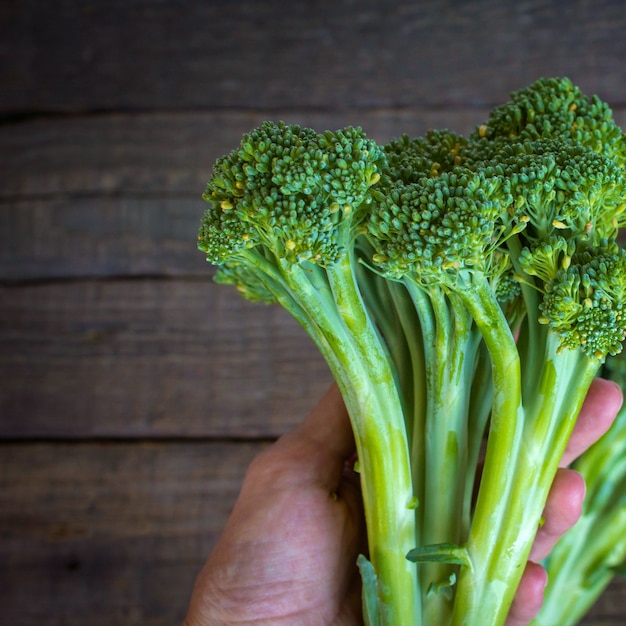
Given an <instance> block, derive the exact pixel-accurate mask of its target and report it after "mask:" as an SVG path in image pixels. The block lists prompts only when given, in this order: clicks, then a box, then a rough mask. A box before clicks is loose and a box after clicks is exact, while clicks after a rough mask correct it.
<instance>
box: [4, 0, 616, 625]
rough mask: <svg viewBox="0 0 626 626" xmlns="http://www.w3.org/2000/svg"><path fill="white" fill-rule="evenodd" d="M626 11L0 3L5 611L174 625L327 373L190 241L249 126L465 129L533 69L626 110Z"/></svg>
mask: <svg viewBox="0 0 626 626" xmlns="http://www.w3.org/2000/svg"><path fill="white" fill-rule="evenodd" d="M625 29H626V12H625V11H624V6H623V3H622V2H619V1H617V0H600V1H598V2H593V3H592V2H589V1H588V0H570V1H569V2H566V1H565V0H557V1H555V2H551V3H546V2H544V1H542V0H530V1H528V2H518V3H513V2H511V3H502V2H495V1H494V0H476V1H474V2H461V1H460V0H443V1H436V2H435V1H432V2H420V3H415V2H408V1H407V0H391V1H389V2H384V3H381V2H376V1H375V0H359V1H358V2H357V0H346V1H345V2H331V1H329V0H321V1H319V2H310V3H306V2H301V3H297V2H296V3H285V2H284V1H281V2H278V0H239V1H238V2H237V1H235V2H232V1H230V0H229V1H228V2H227V1H226V0H212V1H211V2H203V1H202V0H177V2H160V1H157V0H112V1H110V2H87V3H85V2H80V1H79V0H64V1H63V2H56V3H45V2H40V1H37V0H5V1H4V2H2V3H1V4H0V626H5V625H6V626H34V625H35V624H37V625H39V624H42V623H45V624H50V625H51V626H61V625H63V626H68V625H69V626H73V625H76V626H78V625H81V626H84V625H88V626H114V625H115V626H135V625H139V624H141V625H142V626H145V625H147V626H161V625H163V626H164V625H165V624H168V625H170V624H176V623H180V622H181V620H182V616H183V614H184V611H185V608H186V604H187V600H188V597H189V593H190V590H191V585H192V581H193V577H194V575H195V573H196V572H197V571H198V569H199V568H200V566H201V564H202V562H203V560H204V558H205V556H206V554H207V553H208V552H209V550H210V548H211V546H212V545H213V543H214V541H215V540H216V537H217V535H218V533H219V530H220V529H221V527H222V525H223V523H224V521H225V519H226V517H227V515H228V512H229V510H230V507H231V505H232V502H233V500H234V498H235V495H236V493H237V491H238V488H239V484H240V481H241V478H242V476H243V472H244V470H245V467H246V466H247V464H248V463H249V461H250V459H251V458H252V457H253V456H254V454H256V453H257V452H258V451H259V450H260V449H262V448H263V447H264V446H265V445H267V443H266V442H267V441H269V440H271V439H273V438H274V437H276V436H278V435H280V434H281V433H282V432H284V431H285V430H287V429H289V428H291V427H292V426H293V425H294V424H295V423H297V422H298V421H299V420H300V419H301V417H302V416H303V415H304V414H305V413H306V412H307V411H308V410H309V409H310V408H311V406H312V405H313V403H314V402H315V401H316V400H317V398H318V397H319V396H320V395H321V394H322V393H323V391H324V389H325V388H326V386H327V385H328V384H329V383H330V376H329V373H328V370H327V368H326V366H325V364H324V363H323V361H322V359H321V357H320V356H319V354H318V352H317V350H316V349H315V348H314V346H313V345H312V343H311V341H310V340H309V339H308V338H307V337H306V336H305V334H304V332H303V331H302V330H301V329H300V328H299V327H298V326H297V324H296V323H295V322H294V321H293V320H292V319H291V318H290V316H289V315H288V314H286V313H285V312H284V311H283V310H282V309H280V308H278V307H273V308H272V307H269V308H268V307H264V306H260V305H251V304H249V303H246V302H245V301H243V300H242V299H241V298H240V297H239V296H238V295H237V294H236V293H235V292H234V291H233V290H230V289H228V288H225V287H219V286H216V285H214V284H212V283H211V280H210V278H211V271H210V268H208V267H207V265H206V263H205V262H204V260H203V258H202V255H201V254H200V253H199V252H198V251H197V250H196V246H195V237H196V231H197V227H198V221H199V218H200V215H201V212H202V210H203V208H204V206H203V203H202V201H201V199H200V195H201V193H202V191H203V190H204V186H205V183H206V180H207V178H208V176H209V174H210V168H211V165H212V164H213V162H214V160H215V159H216V158H217V157H218V156H219V155H221V154H223V153H225V152H227V151H229V150H230V149H232V148H234V147H235V146H236V144H237V143H238V142H239V139H240V137H241V135H242V133H244V132H245V131H247V130H249V129H251V128H252V127H254V126H255V125H257V124H258V123H260V122H261V121H262V120H264V119H275V120H276V119H283V120H285V121H287V122H291V123H299V124H302V125H306V126H311V127H313V128H316V129H318V130H324V129H326V128H337V127H341V126H345V125H361V126H363V128H364V129H365V130H366V132H367V133H368V134H369V135H370V136H372V137H373V138H375V139H377V140H378V141H380V142H384V141H386V140H387V139H389V138H390V137H392V136H397V135H399V134H401V133H403V132H406V133H408V134H410V135H419V134H422V133H423V132H424V131H425V130H427V129H428V128H443V127H449V128H453V129H455V130H457V131H459V132H468V131H469V130H470V129H471V128H472V127H473V126H474V125H476V124H478V123H480V122H482V121H483V120H484V118H485V116H486V112H487V110H488V108H489V107H490V106H492V105H494V104H498V103H500V102H502V101H504V100H505V99H506V98H507V96H508V93H509V92H510V91H512V90H514V89H519V88H521V87H523V86H525V85H526V84H528V83H530V82H532V81H533V80H535V79H536V78H537V77H539V76H541V75H568V76H570V77H571V78H572V79H573V80H574V81H575V82H576V83H577V84H579V85H580V86H581V87H582V88H583V89H584V90H585V91H586V92H588V93H597V94H599V95H600V97H602V98H603V99H604V100H606V101H607V102H609V104H610V105H611V106H612V107H613V109H614V110H615V113H616V118H617V120H618V122H619V123H620V124H621V125H622V126H623V127H625V126H626V90H625V87H624V85H626V66H625V65H624V63H623V59H624V58H625V57H626V37H625V36H624V33H625V32H626V30H625ZM625 606H626V583H625V582H623V581H621V582H620V581H616V582H615V583H614V584H613V585H612V586H611V587H610V588H609V589H608V590H607V592H606V593H605V594H604V595H603V597H602V598H601V599H600V601H599V603H598V605H597V606H596V607H594V609H593V610H592V612H591V613H590V615H589V616H588V618H587V619H586V620H585V621H584V622H583V623H584V624H585V626H615V625H617V624H623V623H624V615H625Z"/></svg>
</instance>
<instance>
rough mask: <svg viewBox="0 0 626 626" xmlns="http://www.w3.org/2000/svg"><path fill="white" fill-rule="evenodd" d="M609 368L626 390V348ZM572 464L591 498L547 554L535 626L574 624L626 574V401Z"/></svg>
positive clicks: (606, 369) (609, 375) (607, 373)
mask: <svg viewBox="0 0 626 626" xmlns="http://www.w3.org/2000/svg"><path fill="white" fill-rule="evenodd" d="M603 371H604V374H605V376H606V377H607V378H609V379H611V380H614V381H615V382H617V383H618V384H619V385H620V387H621V388H622V391H626V353H625V352H621V353H620V354H618V355H616V356H613V357H609V358H608V359H607V361H606V363H605V364H604V366H603ZM572 466H573V468H574V469H575V470H576V471H578V472H579V473H580V474H581V475H582V476H583V477H584V479H585V483H586V485H587V497H586V499H585V502H584V503H583V513H582V516H581V518H580V520H579V521H578V522H577V524H576V525H575V526H574V528H572V529H571V530H570V531H569V532H568V533H566V534H565V535H564V536H563V537H562V538H561V539H560V540H559V542H558V543H557V545H556V546H555V548H554V549H553V550H552V552H551V553H550V555H549V556H548V557H547V559H545V562H544V566H545V568H546V570H547V572H548V586H547V588H546V591H545V598H544V603H543V606H542V608H541V611H540V613H539V615H538V616H537V617H536V618H535V620H534V621H533V622H532V626H553V624H558V625H559V626H574V625H575V624H577V623H578V622H579V621H580V620H581V619H582V618H583V616H584V614H585V613H586V612H587V610H588V609H589V608H590V607H591V605H592V604H593V603H594V602H595V600H596V599H597V598H598V596H599V595H600V594H601V593H602V592H603V591H604V589H605V588H606V587H607V585H608V584H609V583H610V582H611V580H612V579H613V577H614V576H615V574H616V573H619V572H621V573H622V574H626V569H625V568H626V532H625V529H626V406H623V407H622V408H621V410H620V412H619V413H618V415H617V418H616V419H615V422H613V425H612V426H611V428H610V429H609V431H608V432H607V433H606V434H605V435H604V436H603V437H602V438H601V439H600V440H599V441H598V442H597V443H596V444H595V445H594V446H592V447H591V448H590V449H589V450H588V451H587V452H585V454H583V455H582V456H581V457H580V458H579V459H577V460H576V461H575V462H574V463H573V465H572ZM565 597H567V602H566V603H565V602H563V598H565Z"/></svg>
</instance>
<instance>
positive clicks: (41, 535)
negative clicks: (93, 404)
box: [0, 443, 626, 626]
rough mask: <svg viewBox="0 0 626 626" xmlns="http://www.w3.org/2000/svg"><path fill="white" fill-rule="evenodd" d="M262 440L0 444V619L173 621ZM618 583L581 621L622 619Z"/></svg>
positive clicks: (588, 624) (74, 623)
mask: <svg viewBox="0 0 626 626" xmlns="http://www.w3.org/2000/svg"><path fill="white" fill-rule="evenodd" d="M262 447H263V446H262V445H260V444H233V443H230V444H229V443H185V444H164V443H158V444H155V443H153V444H147V443H143V444H137V443H134V444H69V445H68V444H55V445H50V444H24V445H17V444H12V445H4V446H2V450H1V454H2V465H0V537H1V538H2V541H0V622H1V623H2V624H10V625H11V626H35V625H39V624H42V623H45V624H51V625H56V624H58V625H60V624H63V625H64V626H79V625H80V626H83V625H84V624H89V626H135V625H137V626H139V625H141V626H165V625H166V624H167V625H168V626H170V625H171V624H176V623H178V624H180V623H181V622H182V619H183V616H184V613H185V610H186V606H187V602H188V598H189V594H190V592H191V588H192V584H193V579H194V577H195V575H196V573H197V572H198V571H199V569H200V567H201V566H202V563H203V562H204V559H205V558H206V556H207V555H208V553H209V552H210V549H211V547H212V545H213V544H214V542H215V541H216V539H217V537H218V535H219V532H220V530H221V528H222V527H223V524H224V522H225V520H226V518H227V516H228V514H229V511H230V508H231V505H232V502H233V501H234V498H235V497H236V494H237V492H238V490H239V486H240V482H241V479H242V476H243V473H244V471H245V468H246V467H247V465H248V463H249V462H250V460H251V459H252V458H253V456H254V455H255V454H256V453H258V451H260V450H261V449H262ZM625 606H626V584H625V583H624V582H623V581H622V582H620V581H616V582H615V583H614V584H613V585H612V586H611V587H610V588H609V589H608V590H607V592H605V594H604V596H603V597H602V598H601V599H600V601H599V602H598V604H597V605H596V606H595V607H594V609H593V610H592V611H591V613H590V614H589V616H588V617H587V618H586V619H585V620H584V621H583V622H582V624H583V626H616V625H617V624H623V623H624V615H625V612H624V607H625Z"/></svg>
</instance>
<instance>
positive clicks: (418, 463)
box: [199, 79, 626, 626]
mask: <svg viewBox="0 0 626 626" xmlns="http://www.w3.org/2000/svg"><path fill="white" fill-rule="evenodd" d="M625 164H626V139H625V138H624V135H623V133H622V132H621V131H620V130H619V129H617V127H616V126H615V124H614V123H613V121H612V119H611V116H610V110H609V109H608V107H606V105H604V104H603V103H602V102H600V101H599V100H598V99H595V98H594V99H591V100H589V99H587V98H586V97H585V96H583V95H582V94H581V93H580V91H579V90H578V89H577V88H575V87H574V86H573V85H572V84H571V82H569V81H568V80H566V79H542V80H540V81H538V82H537V83H535V84H534V85H532V86H531V87H529V88H528V89H526V90H523V91H521V92H518V93H516V94H513V96H512V98H511V101H510V102H509V103H507V104H505V105H503V106H502V107H499V108H497V109H495V110H494V111H493V113H492V115H491V117H490V119H489V121H488V122H487V124H485V125H483V126H480V127H478V128H477V129H476V131H475V132H474V133H473V134H472V135H471V136H470V137H469V138H464V137H461V136H459V135H456V134H454V133H451V132H449V131H432V132H430V133H428V134H427V135H426V136H425V137H423V138H419V139H409V138H408V137H403V138H401V139H398V140H394V141H391V142H390V143H389V144H388V145H387V146H385V147H384V148H381V147H380V146H378V145H377V144H376V143H375V142H373V141H372V140H369V139H367V138H366V137H365V135H364V134H363V132H362V131H361V130H360V129H354V128H345V129H343V130H339V131H336V132H334V133H332V132H329V131H328V132H326V133H324V134H321V135H319V134H317V133H316V132H315V131H312V130H310V129H302V128H300V127H298V126H288V125H285V124H282V123H280V124H273V123H270V122H266V123H264V124H263V125H262V126H261V127H259V128H258V129H255V130H254V131H252V132H251V133H248V134H247V135H245V136H244V137H243V139H242V142H241V145H240V147H239V149H237V150H235V151H234V152H232V153H231V154H230V155H226V156H224V157H222V158H221V159H219V160H218V161H217V163H216V165H215V168H214V172H213V176H212V178H211V180H210V181H209V183H208V185H207V189H206V192H205V196H204V197H205V199H206V200H207V202H208V203H209V209H208V210H207V211H206V213H205V216H204V219H203V222H202V227H201V231H200V241H199V247H200V248H201V249H202V250H203V251H204V252H205V254H206V255H207V259H208V260H209V261H210V262H212V263H214V264H217V265H219V266H220V269H219V271H218V274H217V280H218V281H219V282H225V283H231V284H234V285H236V286H237V288H238V289H239V290H240V291H241V292H242V294H243V295H244V296H246V297H247V298H249V299H251V300H261V301H265V302H279V303H280V304H282V305H283V306H284V307H285V308H286V309H287V310H289V311H290V312H291V313H292V315H293V316H294V317H295V318H296V319H297V320H298V321H299V322H300V324H301V325H302V326H303V327H304V328H305V329H306V330H307V332H308V333H309V335H310V336H311V337H312V339H313V341H314V342H315V343H316V345H317V346H318V347H319V349H320V351H321V353H322V354H323V355H324V357H325V359H326V361H327V362H328V364H329V367H330V369H331V371H332V373H333V375H334V376H335V379H336V380H337V383H338V385H339V387H340V389H341V391H342V393H343V396H344V399H345V401H346V406H347V408H348V412H349V414H350V418H351V421H352V427H353V430H354V433H355V440H356V445H357V453H358V456H359V467H360V472H361V484H362V489H363V497H364V507H365V516H366V523H367V527H368V543H369V560H368V559H366V558H365V556H361V557H360V558H359V566H360V568H361V572H362V577H363V598H364V616H365V621H366V623H367V624H369V625H372V626H373V625H380V626H389V625H394V626H395V625H405V624H414V625H416V626H420V625H426V624H440V625H441V626H444V625H445V624H452V625H461V624H467V625H470V626H472V625H478V624H480V626H490V625H491V626H497V625H500V624H503V623H504V621H505V619H506V615H507V612H508V609H509V606H510V603H511V601H512V599H513V596H514V593H515V590H516V588H517V585H518V583H519V580H520V578H521V575H522V572H523V570H524V565H525V562H526V560H527V558H528V554H529V552H530V549H531V546H532V542H533V538H534V535H535V532H536V529H537V527H538V525H539V523H540V518H541V514H542V511H543V507H544V504H545V500H546V498H547V495H548V491H549V489H550V486H551V483H552V480H553V478H554V474H555V472H556V469H557V467H558V463H559V460H560V458H561V455H562V453H563V450H564V448H565V445H566V443H567V440H568V438H569V435H570V433H571V431H572V429H573V426H574V424H575V421H576V417H577V415H578V411H579V409H580V406H581V404H582V401H583V399H584V397H585V395H586V393H587V390H588V387H589V385H590V384H591V381H592V379H593V377H594V376H595V375H596V373H597V371H598V368H599V367H600V366H601V364H602V362H603V361H604V359H605V357H606V355H607V354H615V353H617V352H619V351H620V350H621V342H622V340H623V338H624V334H625V333H626V315H624V312H623V310H624V305H625V303H626V253H625V252H624V251H622V250H621V249H620V248H619V247H618V245H617V243H616V236H617V232H618V229H619V227H620V226H621V225H622V222H623V219H624V218H623V217H622V216H623V214H624V209H625V208H626V204H625V202H624V191H625V189H626V185H625V181H624V165H625ZM484 440H486V451H485V458H484V462H482V471H481V469H480V468H481V458H480V455H481V449H482V446H483V441H484ZM476 491H477V492H478V495H477V498H476V499H474V494H475V492H476Z"/></svg>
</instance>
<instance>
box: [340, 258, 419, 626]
mask: <svg viewBox="0 0 626 626" xmlns="http://www.w3.org/2000/svg"><path fill="white" fill-rule="evenodd" d="M353 267H354V264H353V263H352V262H351V259H350V258H349V257H348V256H346V257H343V258H342V259H340V260H339V261H338V262H337V263H336V264H335V265H333V267H332V268H331V269H330V270H329V272H328V275H329V282H330V285H331V288H332V291H333V295H334V300H335V302H336V305H337V309H338V311H339V314H340V316H341V318H342V319H343V322H344V324H345V327H346V329H347V336H348V337H349V338H350V340H351V346H350V348H351V352H352V354H350V355H348V354H346V363H347V364H349V367H348V368H345V369H344V371H343V372H339V373H338V374H339V375H338V383H339V385H340V387H342V389H343V391H344V394H345V399H346V405H347V407H348V412H349V413H350V415H351V419H352V425H353V430H354V434H355V440H356V444H357V452H358V455H359V466H360V472H361V487H362V492H363V504H364V509H365V517H366V523H367V530H368V543H369V552H370V555H369V556H370V561H371V563H372V565H373V567H374V572H375V573H376V576H377V580H378V592H379V603H380V614H381V617H382V619H381V623H382V624H383V625H384V626H397V625H399V624H416V625H418V624H420V623H421V618H420V613H421V607H420V605H419V595H418V580H417V568H416V566H415V564H414V563H411V562H410V561H408V560H407V559H406V554H407V553H408V551H409V550H411V549H412V548H413V547H415V502H414V493H413V487H412V480H411V464H410V458H409V450H408V443H407V434H406V425H405V422H404V415H403V411H402V408H403V407H402V401H401V398H400V395H399V393H398V389H397V386H396V376H395V373H394V371H393V368H392V367H391V361H390V357H389V355H388V353H387V351H386V350H385V348H384V345H383V343H382V342H381V340H380V336H379V334H378V332H377V330H376V328H375V327H374V325H373V323H372V321H371V319H370V317H369V315H368V314H367V311H366V309H365V307H364V306H363V302H362V300H361V295H360V293H359V291H358V287H357V285H356V280H355V276H354V271H353Z"/></svg>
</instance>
